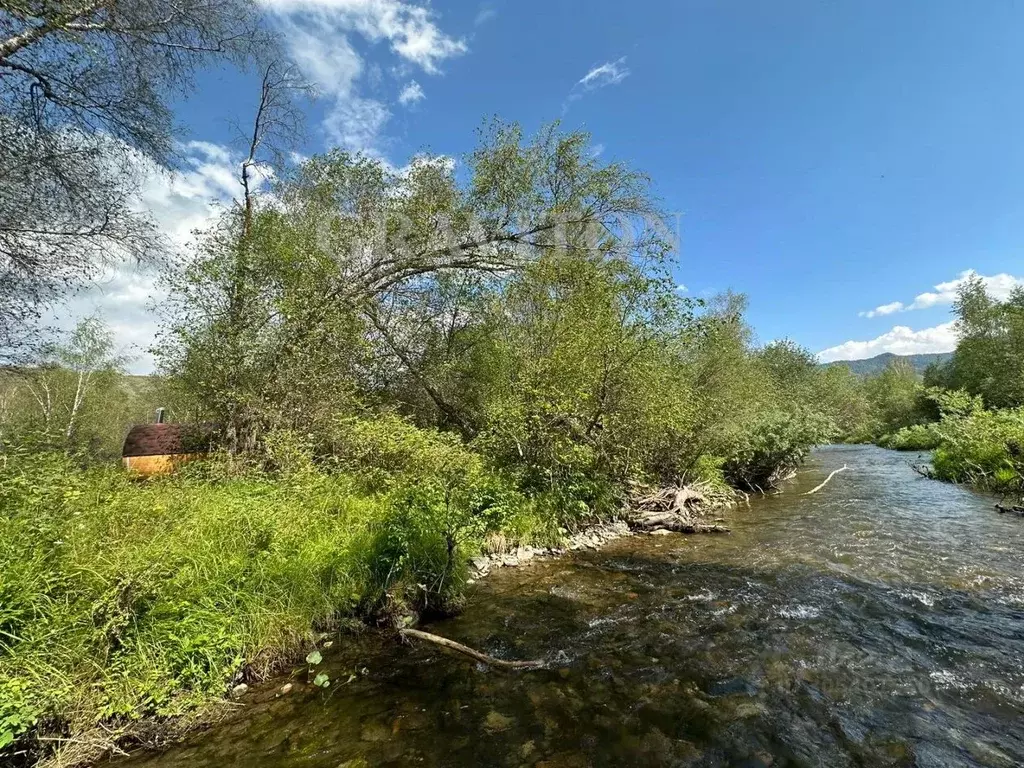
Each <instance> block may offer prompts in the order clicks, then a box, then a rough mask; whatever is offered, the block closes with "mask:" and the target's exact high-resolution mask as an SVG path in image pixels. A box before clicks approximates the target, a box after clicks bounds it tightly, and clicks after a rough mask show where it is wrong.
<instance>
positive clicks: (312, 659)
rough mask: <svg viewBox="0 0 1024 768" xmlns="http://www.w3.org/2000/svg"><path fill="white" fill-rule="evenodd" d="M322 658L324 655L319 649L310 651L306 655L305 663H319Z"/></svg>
mask: <svg viewBox="0 0 1024 768" xmlns="http://www.w3.org/2000/svg"><path fill="white" fill-rule="evenodd" d="M323 660H324V657H323V655H322V654H321V653H320V651H310V653H309V655H308V656H307V657H306V663H307V664H314V665H315V664H319V663H320V662H321V661H323Z"/></svg>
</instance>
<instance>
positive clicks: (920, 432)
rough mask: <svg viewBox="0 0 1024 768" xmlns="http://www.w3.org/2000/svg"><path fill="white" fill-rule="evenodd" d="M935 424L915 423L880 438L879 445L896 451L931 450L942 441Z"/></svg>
mask: <svg viewBox="0 0 1024 768" xmlns="http://www.w3.org/2000/svg"><path fill="white" fill-rule="evenodd" d="M935 427H936V425H934V424H915V425H914V426H912V427H904V428H903V429H901V430H899V431H898V432H893V433H892V434H890V435H884V436H883V437H881V438H879V440H878V445H880V446H881V447H882V448H890V449H892V450H894V451H930V450H932V449H934V448H938V446H939V444H940V443H941V442H942V438H941V437H940V436H939V433H938V431H937V430H936V428H935Z"/></svg>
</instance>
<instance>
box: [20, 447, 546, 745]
mask: <svg viewBox="0 0 1024 768" xmlns="http://www.w3.org/2000/svg"><path fill="white" fill-rule="evenodd" d="M391 440H392V443H393V442H394V439H393V436H392V438H391ZM367 443H369V444H374V443H373V440H372V439H371V440H364V441H363V444H367ZM387 447H388V446H385V448H387ZM376 448H380V446H379V445H377V446H376ZM376 448H375V449H374V450H370V451H369V454H368V455H367V456H362V457H358V461H356V460H352V461H349V463H348V464H347V465H346V466H338V467H335V468H333V469H332V470H331V471H329V472H328V471H323V470H321V469H318V468H315V467H312V466H311V465H303V464H302V462H301V461H299V462H298V464H299V465H300V466H299V467H298V468H295V467H293V468H292V469H291V470H290V471H288V472H282V473H278V474H274V475H268V474H262V473H257V472H238V471H237V470H234V471H232V472H230V473H228V472H225V471H223V467H222V466H221V465H219V464H218V463H216V462H214V463H212V464H207V465H195V466H191V467H190V468H189V469H188V470H187V471H186V472H184V473H183V474H181V475H178V476H175V477H170V478H164V479H157V480H152V481H139V480H135V479H132V478H130V477H129V476H128V475H127V474H126V473H125V472H123V471H122V470H121V469H120V468H119V467H99V468H96V467H94V468H81V467H79V466H77V465H76V464H75V463H74V462H73V461H72V460H70V459H69V458H67V457H65V456H63V455H59V454H44V455H28V454H8V455H6V456H5V457H2V458H0V461H2V464H0V508H2V509H3V515H2V516H0V575H2V580H0V760H2V759H3V755H4V753H5V751H6V752H7V753H8V754H11V753H12V751H13V750H14V749H15V748H16V747H17V748H19V749H23V748H26V746H27V747H28V748H30V749H34V748H39V745H40V743H39V742H38V741H36V740H35V738H36V737H38V736H40V735H45V736H53V735H59V736H75V735H77V734H83V733H88V732H89V731H90V729H93V728H95V727H96V725H97V724H98V723H103V724H105V725H107V726H109V727H113V728H114V729H116V728H118V727H120V726H125V725H128V724H130V723H132V722H134V721H136V720H139V719H141V718H146V717H153V716H156V717H169V716H176V715H181V714H184V713H188V712H193V711H195V710H196V709H198V708H202V707H203V706H204V704H206V703H207V702H209V701H211V700H213V699H217V698H220V697H222V696H223V695H224V694H225V693H226V692H227V691H228V689H229V688H230V685H231V683H232V681H233V680H234V679H237V675H238V674H239V673H240V672H243V671H245V672H246V673H247V674H248V675H250V676H254V677H258V676H260V675H262V674H264V673H266V672H268V671H270V670H272V669H273V668H274V667H275V665H280V664H282V663H285V662H288V661H293V660H295V659H296V658H297V657H298V656H299V654H300V653H301V652H302V651H303V649H304V648H305V647H307V646H308V645H309V644H310V643H311V642H312V641H313V639H314V638H315V636H316V634H317V633H318V632H322V631H325V630H330V629H331V628H333V627H335V626H336V625H337V623H338V622H339V620H341V619H343V618H345V617H353V616H360V617H364V618H367V617H369V618H372V617H379V616H381V615H382V614H386V613H389V612H391V613H396V612H404V611H415V610H424V609H427V610H434V611H446V610H450V609H451V608H452V607H456V606H457V605H458V601H459V598H460V595H461V591H462V588H463V584H464V578H465V572H464V571H465V562H466V559H467V558H468V557H469V556H470V555H472V554H475V553H476V552H477V551H478V550H479V547H480V545H481V542H482V541H483V540H484V538H485V537H488V536H493V535H494V534H495V533H496V532H500V533H501V534H502V535H504V536H506V537H507V538H508V539H509V540H511V541H522V542H527V541H539V540H550V539H551V538H552V537H553V536H557V533H553V528H552V522H551V520H547V519H541V517H540V516H541V514H543V513H546V508H545V507H544V506H543V505H542V504H540V503H539V502H537V501H528V500H526V499H524V497H522V495H520V494H519V493H518V492H516V491H514V490H510V489H509V486H508V485H507V484H506V483H504V482H503V481H502V480H500V479H499V478H497V477H495V476H494V475H492V474H490V473H488V472H487V471H485V470H484V469H483V468H482V466H480V464H479V460H477V462H476V463H475V464H474V463H473V462H470V463H469V465H468V469H467V465H460V468H459V469H458V470H454V469H453V470H451V471H449V469H448V465H447V464H445V463H442V464H441V465H439V466H431V465H430V464H429V462H427V464H426V465H423V462H422V461H420V463H419V464H418V465H417V461H416V460H421V459H423V457H424V455H429V454H430V452H431V451H436V450H439V451H440V453H439V455H444V453H445V451H446V450H448V449H452V446H445V445H441V446H440V448H439V446H438V444H437V442H436V441H434V442H431V441H429V440H428V441H427V444H426V445H415V446H413V450H412V453H413V454H415V455H410V456H405V457H404V458H403V461H405V462H406V463H407V464H409V463H411V464H414V465H417V468H416V472H415V481H414V478H413V476H412V475H407V474H403V473H402V472H395V473H388V472H386V471H383V472H381V471H378V472H377V474H376V475H374V476H373V477H372V478H371V479H370V480H369V481H368V480H367V475H366V474H365V473H356V472H354V471H353V467H354V466H356V464H358V463H359V462H362V461H367V462H373V463H375V464H376V465H377V466H378V467H386V466H387V461H388V455H386V451H383V450H377V449H376ZM390 448H391V449H395V448H396V446H395V445H391V446H390ZM397 448H399V449H403V450H404V449H408V448H409V446H408V444H403V445H399V446H397ZM460 450H461V449H460ZM399 452H400V451H399ZM554 530H557V525H556V526H555V528H554Z"/></svg>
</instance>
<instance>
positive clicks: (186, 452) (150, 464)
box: [121, 408, 217, 477]
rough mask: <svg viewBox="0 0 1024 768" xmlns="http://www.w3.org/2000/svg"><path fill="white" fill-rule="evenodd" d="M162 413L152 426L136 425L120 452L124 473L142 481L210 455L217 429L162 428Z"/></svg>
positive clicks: (195, 426)
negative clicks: (133, 475)
mask: <svg viewBox="0 0 1024 768" xmlns="http://www.w3.org/2000/svg"><path fill="white" fill-rule="evenodd" d="M163 417H164V409H163V408H160V409H158V410H157V418H156V422H155V423H153V424H136V425H135V426H134V427H132V428H131V429H130V430H129V431H128V436H127V437H126V438H125V440H124V448H123V449H122V450H121V461H122V462H123V464H124V467H125V469H127V470H129V471H131V472H133V473H135V474H138V475H142V476H144V477H149V476H151V475H164V474H167V473H168V472H171V471H173V470H174V469H175V468H176V467H178V466H180V465H181V464H183V463H184V462H186V461H190V460H192V459H195V458H198V457H200V456H203V455H205V454H207V453H209V452H210V450H211V448H212V446H213V442H214V438H215V437H216V433H217V429H216V426H215V425H213V424H165V423H164V418H163Z"/></svg>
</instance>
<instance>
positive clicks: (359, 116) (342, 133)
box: [324, 96, 391, 155]
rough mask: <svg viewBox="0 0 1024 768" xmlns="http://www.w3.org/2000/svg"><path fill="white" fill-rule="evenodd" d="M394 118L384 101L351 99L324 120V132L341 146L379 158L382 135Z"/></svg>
mask: <svg viewBox="0 0 1024 768" xmlns="http://www.w3.org/2000/svg"><path fill="white" fill-rule="evenodd" d="M390 117H391V111H390V110H389V109H388V108H387V107H386V106H384V105H383V104H382V103H381V102H379V101H374V100H373V99H361V98H359V97H358V96H350V97H349V98H347V99H340V100H338V101H337V102H336V103H335V104H334V107H333V108H332V109H331V111H330V112H329V113H328V114H327V116H326V117H325V118H324V130H325V131H326V132H327V134H328V136H330V137H331V139H332V140H333V141H334V142H335V143H336V144H337V145H338V146H340V147H344V148H345V149H350V150H357V151H363V152H367V153H368V154H371V155H379V154H380V150H379V147H378V144H379V138H380V133H381V130H382V129H383V128H384V125H385V123H387V121H388V119H389V118H390Z"/></svg>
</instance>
